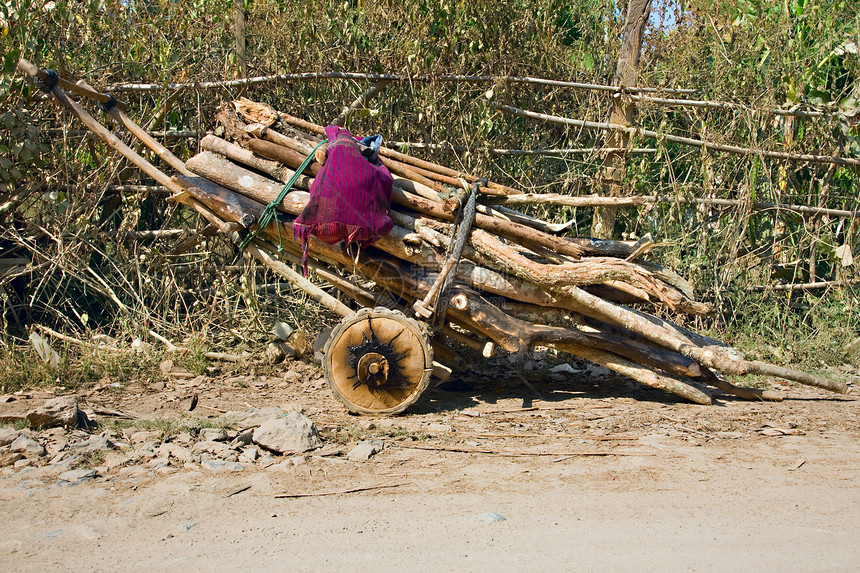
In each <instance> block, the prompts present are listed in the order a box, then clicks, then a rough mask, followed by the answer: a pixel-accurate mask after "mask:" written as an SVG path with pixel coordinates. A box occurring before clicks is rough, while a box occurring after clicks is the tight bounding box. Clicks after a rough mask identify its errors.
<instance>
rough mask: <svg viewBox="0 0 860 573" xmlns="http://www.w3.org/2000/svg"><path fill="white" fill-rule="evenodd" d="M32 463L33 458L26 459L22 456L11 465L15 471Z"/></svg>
mask: <svg viewBox="0 0 860 573" xmlns="http://www.w3.org/2000/svg"><path fill="white" fill-rule="evenodd" d="M32 463H33V460H28V459H27V458H24V459H23V460H18V461H17V462H15V463H14V464H13V465H12V467H14V468H15V471H16V472H17V471H20V470H23V469H24V468H26V467H29V466H30V465H32Z"/></svg>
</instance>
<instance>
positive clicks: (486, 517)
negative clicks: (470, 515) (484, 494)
mask: <svg viewBox="0 0 860 573" xmlns="http://www.w3.org/2000/svg"><path fill="white" fill-rule="evenodd" d="M474 520H475V521H477V522H478V523H497V522H499V521H507V518H505V516H504V515H502V514H500V513H493V512H491V511H488V512H487V513H482V514H480V515H476V516H475V518H474Z"/></svg>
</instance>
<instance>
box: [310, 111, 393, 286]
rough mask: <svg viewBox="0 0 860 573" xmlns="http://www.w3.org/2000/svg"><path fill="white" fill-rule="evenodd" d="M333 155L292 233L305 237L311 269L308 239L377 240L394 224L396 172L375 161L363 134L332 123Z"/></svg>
mask: <svg viewBox="0 0 860 573" xmlns="http://www.w3.org/2000/svg"><path fill="white" fill-rule="evenodd" d="M325 133H326V136H328V140H329V148H328V155H327V157H326V161H325V163H324V164H323V166H322V167H321V168H320V170H319V173H318V174H317V176H316V179H314V182H313V184H312V185H311V196H310V200H309V201H308V204H307V205H306V206H305V208H304V210H303V211H302V213H301V214H300V215H299V217H298V218H297V219H296V221H295V223H294V224H293V235H294V236H295V238H296V239H297V240H301V241H302V267H303V269H304V272H305V274H307V249H308V238H309V237H310V236H311V235H313V236H314V237H317V238H319V239H321V240H323V241H325V242H326V243H330V244H334V243H337V242H339V241H345V242H347V243H350V242H356V243H358V244H359V245H361V246H367V245H370V244H372V243H374V242H375V241H376V240H377V239H379V238H380V237H382V236H383V235H386V234H388V232H389V231H391V228H392V227H393V226H394V222H393V221H392V220H391V217H389V216H388V209H389V208H390V206H391V185H392V183H393V182H394V180H393V178H392V177H391V173H389V172H388V169H386V168H385V166H384V165H383V164H382V162H381V161H380V160H379V159H377V160H376V162H374V163H371V162H369V161H368V160H367V158H365V157H364V156H363V155H362V154H361V148H360V147H359V143H358V141H359V140H358V139H356V138H355V137H354V136H353V135H352V134H351V133H350V132H349V131H347V130H345V129H342V128H340V127H337V126H335V125H329V126H328V127H326V128H325Z"/></svg>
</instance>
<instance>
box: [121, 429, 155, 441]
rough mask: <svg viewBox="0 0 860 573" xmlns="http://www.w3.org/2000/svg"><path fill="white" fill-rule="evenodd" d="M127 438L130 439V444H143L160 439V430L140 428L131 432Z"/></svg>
mask: <svg viewBox="0 0 860 573" xmlns="http://www.w3.org/2000/svg"><path fill="white" fill-rule="evenodd" d="M128 439H129V440H131V443H132V444H145V443H146V442H154V441H157V440H159V439H161V432H160V431H158V430H140V431H138V432H134V433H133V434H131V435H130V436H129V437H128Z"/></svg>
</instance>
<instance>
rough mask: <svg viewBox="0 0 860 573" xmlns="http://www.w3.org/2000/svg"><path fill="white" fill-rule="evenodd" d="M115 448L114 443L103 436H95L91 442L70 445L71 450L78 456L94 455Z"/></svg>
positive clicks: (85, 441)
mask: <svg viewBox="0 0 860 573" xmlns="http://www.w3.org/2000/svg"><path fill="white" fill-rule="evenodd" d="M115 447H116V446H115V445H114V443H113V442H112V441H110V440H109V439H107V438H105V437H103V436H93V437H92V438H90V439H89V440H84V441H83V442H78V443H77V444H72V445H70V446H69V450H71V451H72V452H74V453H76V454H94V453H96V452H103V451H106V450H112V449H114V448H115Z"/></svg>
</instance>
